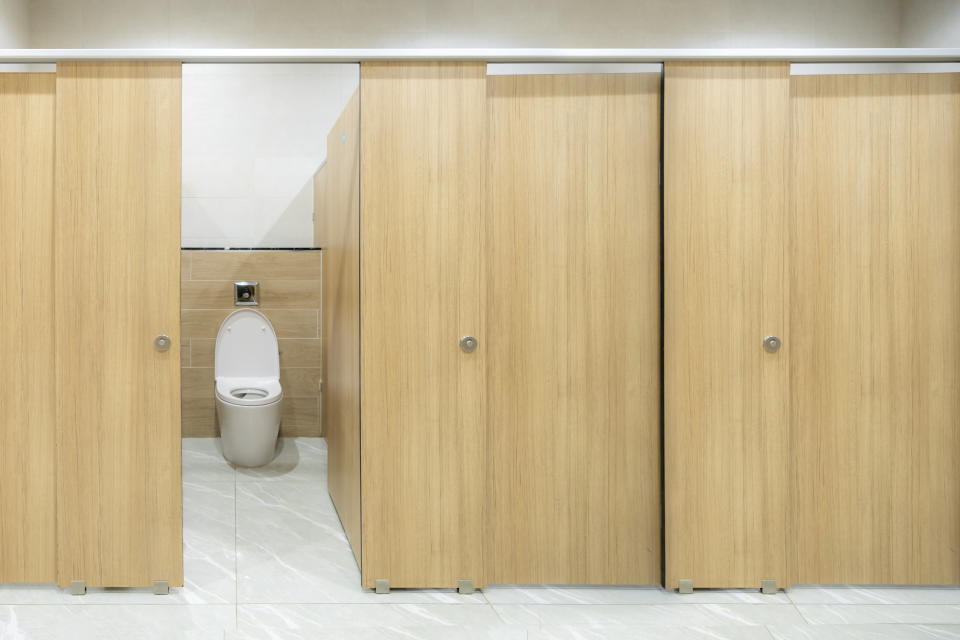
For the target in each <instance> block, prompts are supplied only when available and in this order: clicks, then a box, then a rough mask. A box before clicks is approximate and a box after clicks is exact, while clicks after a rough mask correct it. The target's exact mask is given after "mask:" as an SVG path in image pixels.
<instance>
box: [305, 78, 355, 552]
mask: <svg viewBox="0 0 960 640" xmlns="http://www.w3.org/2000/svg"><path fill="white" fill-rule="evenodd" d="M344 134H345V135H344ZM317 175H318V180H320V179H322V180H323V184H322V185H321V188H322V190H321V191H320V194H321V195H322V199H321V202H320V203H319V210H318V211H319V212H320V213H318V217H317V225H316V227H315V233H316V238H317V243H318V244H317V246H322V247H323V251H322V252H321V255H322V257H323V269H322V271H323V285H322V287H321V292H322V298H323V299H322V302H321V304H320V314H321V322H320V331H321V334H320V337H321V344H322V348H321V351H322V361H323V364H322V370H323V402H322V403H321V410H322V416H321V418H320V423H321V426H322V427H323V433H324V437H325V438H326V439H327V486H328V487H329V491H330V498H331V499H332V500H333V504H334V505H335V506H336V509H337V513H338V514H339V516H340V522H341V523H342V524H343V529H344V531H345V532H346V534H347V539H348V540H349V541H350V548H351V550H352V551H353V555H354V558H356V560H357V564H358V565H359V564H360V561H361V557H360V553H361V529H360V90H359V89H357V91H355V92H354V94H353V97H351V99H350V101H349V102H348V103H347V105H346V107H344V110H343V113H341V114H340V117H339V118H338V119H337V122H336V123H335V124H334V125H333V128H332V129H331V130H330V132H329V134H328V135H327V162H326V164H325V165H324V166H323V168H322V169H321V173H318V174H317Z"/></svg>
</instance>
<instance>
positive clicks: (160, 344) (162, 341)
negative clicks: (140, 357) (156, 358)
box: [153, 333, 171, 351]
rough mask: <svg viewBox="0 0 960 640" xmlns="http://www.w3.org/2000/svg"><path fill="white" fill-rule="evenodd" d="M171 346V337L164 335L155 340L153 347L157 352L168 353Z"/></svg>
mask: <svg viewBox="0 0 960 640" xmlns="http://www.w3.org/2000/svg"><path fill="white" fill-rule="evenodd" d="M170 344H171V343H170V336H168V335H165V334H162V333H161V334H160V335H158V336H157V337H156V338H154V339H153V346H154V347H156V348H157V351H167V350H168V349H169V348H170Z"/></svg>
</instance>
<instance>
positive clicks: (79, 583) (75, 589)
mask: <svg viewBox="0 0 960 640" xmlns="http://www.w3.org/2000/svg"><path fill="white" fill-rule="evenodd" d="M86 593H87V584H86V583H85V582H84V581H83V580H72V581H71V582H70V595H72V596H82V595H86Z"/></svg>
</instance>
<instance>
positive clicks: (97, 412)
mask: <svg viewBox="0 0 960 640" xmlns="http://www.w3.org/2000/svg"><path fill="white" fill-rule="evenodd" d="M180 110H181V105H180V63H175V62H154V63H141V62H96V63H95V62H90V63H86V62H69V63H63V64H58V65H57V154H56V155H57V163H56V167H57V169H56V181H57V184H56V230H55V233H56V254H55V255H56V287H55V291H56V294H57V300H58V301H60V302H61V303H60V304H57V307H56V325H57V332H56V347H57V376H56V396H57V423H58V426H57V435H58V438H57V439H58V459H59V463H58V471H59V475H58V512H57V516H58V517H57V541H58V555H59V582H60V584H61V585H62V586H66V585H69V584H70V582H71V581H72V580H84V581H85V582H86V584H87V585H88V586H149V585H152V584H153V582H154V581H155V580H166V581H168V582H169V584H170V586H179V585H182V584H183V545H182V526H181V524H182V517H181V514H182V508H181V485H180V375H179V374H180V351H179V349H178V348H177V347H178V345H179V344H180V327H179V322H180V280H179V271H180V252H179V249H180V215H179V212H180ZM159 334H166V335H168V336H170V339H171V342H172V348H171V349H170V350H169V351H166V352H160V351H157V350H156V349H155V348H154V338H155V337H156V336H157V335H159Z"/></svg>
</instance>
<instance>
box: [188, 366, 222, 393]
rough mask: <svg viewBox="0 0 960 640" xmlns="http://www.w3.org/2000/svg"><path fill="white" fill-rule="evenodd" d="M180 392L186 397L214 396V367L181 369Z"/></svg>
mask: <svg viewBox="0 0 960 640" xmlns="http://www.w3.org/2000/svg"><path fill="white" fill-rule="evenodd" d="M180 393H181V394H182V396H183V397H184V398H213V397H214V386H213V367H197V368H184V369H181V370H180Z"/></svg>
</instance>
